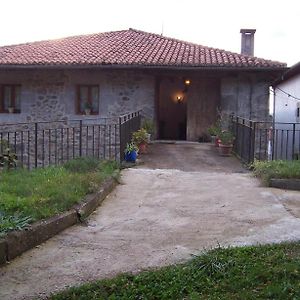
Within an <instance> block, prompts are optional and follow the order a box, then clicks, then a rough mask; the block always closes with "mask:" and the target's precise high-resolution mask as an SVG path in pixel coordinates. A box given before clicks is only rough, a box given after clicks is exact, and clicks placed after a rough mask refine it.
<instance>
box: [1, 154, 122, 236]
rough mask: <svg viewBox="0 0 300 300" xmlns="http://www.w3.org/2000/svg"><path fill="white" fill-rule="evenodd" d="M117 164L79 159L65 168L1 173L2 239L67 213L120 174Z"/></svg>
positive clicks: (91, 159)
mask: <svg viewBox="0 0 300 300" xmlns="http://www.w3.org/2000/svg"><path fill="white" fill-rule="evenodd" d="M117 167H118V166H117V163H116V162H111V161H106V162H105V161H104V162H100V161H98V160H96V159H94V158H79V159H75V160H73V161H70V162H68V163H66V164H65V165H64V166H59V167H48V168H44V169H42V168H40V169H35V170H32V171H28V170H24V169H19V170H11V171H2V172H1V173H0V235H1V234H2V235H3V234H5V233H6V232H7V231H9V230H12V229H18V228H19V229H20V228H22V227H24V226H26V225H28V223H31V222H33V221H36V220H40V219H44V218H48V217H51V216H53V215H56V214H58V213H60V212H63V211H66V210H68V209H69V208H70V207H71V206H72V205H74V204H75V203H78V202H80V200H82V198H83V197H84V196H85V195H86V194H89V193H92V192H94V191H96V190H97V188H98V187H99V185H100V184H101V182H102V181H103V180H104V179H105V178H107V177H109V176H113V175H114V174H115V173H116V172H117Z"/></svg>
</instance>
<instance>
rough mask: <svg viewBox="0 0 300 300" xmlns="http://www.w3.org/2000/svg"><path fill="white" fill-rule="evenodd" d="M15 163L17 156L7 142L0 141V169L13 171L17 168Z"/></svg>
mask: <svg viewBox="0 0 300 300" xmlns="http://www.w3.org/2000/svg"><path fill="white" fill-rule="evenodd" d="M17 162H18V158H17V155H16V154H15V153H14V152H12V151H11V148H10V145H9V144H8V141H6V140H2V141H1V142H0V168H4V169H7V170H10V169H13V168H15V167H16V166H17Z"/></svg>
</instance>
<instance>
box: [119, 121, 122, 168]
mask: <svg viewBox="0 0 300 300" xmlns="http://www.w3.org/2000/svg"><path fill="white" fill-rule="evenodd" d="M122 138H123V137H122V117H119V139H120V163H121V162H122V152H123V143H122V141H123V139H122Z"/></svg>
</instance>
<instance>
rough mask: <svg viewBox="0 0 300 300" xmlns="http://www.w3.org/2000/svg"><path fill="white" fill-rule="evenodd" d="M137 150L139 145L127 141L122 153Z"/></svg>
mask: <svg viewBox="0 0 300 300" xmlns="http://www.w3.org/2000/svg"><path fill="white" fill-rule="evenodd" d="M138 150H139V147H138V146H137V145H136V144H135V143H133V142H131V143H127V145H126V148H125V150H124V153H125V154H127V153H130V152H133V151H138Z"/></svg>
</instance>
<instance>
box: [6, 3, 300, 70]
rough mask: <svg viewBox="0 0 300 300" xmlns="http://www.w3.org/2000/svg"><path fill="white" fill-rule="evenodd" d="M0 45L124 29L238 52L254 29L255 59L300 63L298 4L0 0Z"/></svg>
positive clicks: (299, 12) (289, 64)
mask: <svg viewBox="0 0 300 300" xmlns="http://www.w3.org/2000/svg"><path fill="white" fill-rule="evenodd" d="M0 3H1V18H0V46H3V45H12V44H19V43H26V42H33V41H39V40H48V39H56V38H63V37H67V36H72V35H81V34H89V33H97V32H106V31H114V30H124V29H128V28H134V29H139V30H143V31H147V32H152V33H158V34H161V33H163V35H164V36H167V37H173V38H177V39H181V40H184V41H189V42H193V43H197V44H200V45H204V46H210V47H215V48H219V49H225V50H228V51H232V52H238V53H239V52H240V47H241V46H240V41H241V37H240V29H241V28H250V29H256V34H255V50H254V55H255V56H258V57H262V58H266V59H272V60H276V61H281V62H285V63H287V64H288V66H291V65H293V64H295V63H297V62H298V61H300V40H299V33H298V31H299V29H300V1H299V0H285V1H282V0H281V1H279V0H248V1H245V0H213V1H212V0H206V1H203V0H188V1H187V0H186V1H182V0H181V1H178V0H173V1H170V0H148V1H145V0H110V1H103V0H9V1H6V0H0Z"/></svg>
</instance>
